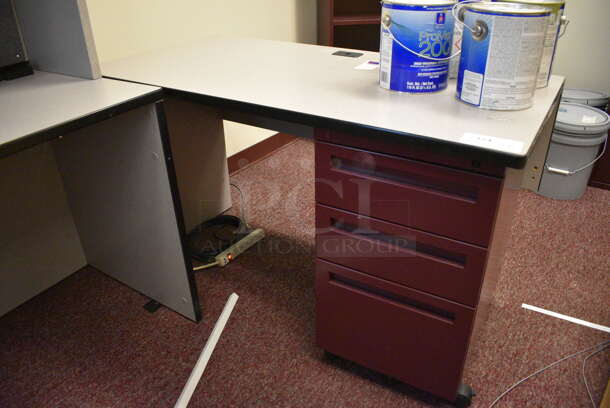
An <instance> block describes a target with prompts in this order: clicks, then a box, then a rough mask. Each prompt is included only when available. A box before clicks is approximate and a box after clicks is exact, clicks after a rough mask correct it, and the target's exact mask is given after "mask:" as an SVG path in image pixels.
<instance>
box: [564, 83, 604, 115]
mask: <svg viewBox="0 0 610 408" xmlns="http://www.w3.org/2000/svg"><path fill="white" fill-rule="evenodd" d="M608 98H609V97H608V94H607V93H605V92H601V91H591V90H589V89H575V88H566V89H564V90H563V94H562V95H561V102H569V103H580V104H582V105H589V106H593V107H594V108H597V109H601V110H606V108H607V106H608Z"/></svg>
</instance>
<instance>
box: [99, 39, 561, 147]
mask: <svg viewBox="0 0 610 408" xmlns="http://www.w3.org/2000/svg"><path fill="white" fill-rule="evenodd" d="M336 50H337V49H336V48H329V47H321V46H312V45H305V44H295V43H287V42H277V41H266V40H255V39H244V38H225V37H220V38H211V39H208V40H205V41H203V42H200V43H198V44H197V45H190V46H185V47H180V48H171V49H167V50H162V51H155V52H150V53H147V54H143V55H139V56H134V57H129V58H125V59H121V60H116V61H112V62H109V63H105V64H103V65H102V73H103V75H105V76H107V77H111V78H117V79H124V80H128V81H134V82H140V83H146V84H151V85H156V86H160V87H163V88H167V89H172V90H176V91H180V92H188V93H191V94H194V95H202V96H207V97H212V98H221V99H222V100H228V101H233V102H237V103H243V104H252V105H256V106H258V107H260V108H261V109H263V110H264V109H269V108H272V109H278V110H282V111H283V112H292V113H296V114H298V115H301V117H302V115H310V116H311V117H316V118H325V119H331V120H336V121H341V122H342V123H351V124H355V125H358V126H362V127H366V128H373V129H380V130H383V131H385V132H389V133H393V134H398V135H401V134H404V135H406V136H407V135H408V136H419V137H423V138H429V139H433V140H436V141H441V142H450V143H456V144H462V145H470V146H472V145H474V146H477V147H478V148H481V149H483V150H486V151H495V152H498V153H500V154H504V155H508V156H511V157H524V156H526V155H527V154H528V152H529V151H530V149H531V147H532V145H533V143H534V141H535V139H536V137H537V135H538V132H539V129H540V128H541V126H542V123H543V122H544V120H545V118H546V116H547V114H548V112H549V110H550V108H551V106H552V104H553V102H554V100H555V98H556V97H557V95H558V92H559V91H560V89H561V87H562V85H563V81H564V79H563V78H562V77H558V76H554V77H553V78H552V79H551V82H550V85H549V87H548V88H545V89H541V90H538V91H537V92H536V96H535V103H534V106H533V107H532V108H530V109H527V110H524V111H518V112H498V111H486V110H481V109H478V108H475V107H472V106H469V105H466V104H464V103H462V102H459V101H457V100H456V99H455V96H454V93H455V81H450V84H449V87H448V89H446V90H445V91H442V92H439V93H434V94H419V95H411V94H399V93H394V92H388V91H386V90H383V89H381V88H380V87H379V86H378V84H377V82H378V80H377V77H378V70H377V69H375V70H371V71H366V70H357V69H355V67H356V66H358V65H360V64H362V63H363V62H366V61H367V60H378V58H379V57H378V54H377V53H372V52H366V53H365V54H364V55H363V56H362V57H360V58H355V59H354V58H346V57H337V56H332V55H331V54H332V53H333V52H334V51H336Z"/></svg>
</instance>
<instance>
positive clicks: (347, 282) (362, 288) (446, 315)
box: [329, 273, 455, 325]
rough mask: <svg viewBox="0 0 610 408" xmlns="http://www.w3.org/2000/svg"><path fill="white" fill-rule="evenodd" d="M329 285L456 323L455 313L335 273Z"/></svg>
mask: <svg viewBox="0 0 610 408" xmlns="http://www.w3.org/2000/svg"><path fill="white" fill-rule="evenodd" d="M329 283H330V284H331V285H333V286H338V287H340V288H343V289H347V290H349V291H352V292H354V291H355V292H359V293H362V294H365V295H366V296H369V297H372V298H375V299H378V300H382V301H384V302H388V301H389V302H391V303H393V304H394V305H396V306H398V307H401V308H403V309H407V310H409V311H410V312H415V313H418V314H421V315H424V316H427V317H432V318H434V319H437V320H440V321H442V322H444V323H448V324H451V325H453V324H454V323H455V313H452V312H449V311H447V310H443V309H440V308H438V307H435V306H431V305H427V304H425V303H422V302H418V301H416V300H413V299H408V298H406V297H404V296H400V295H396V294H394V293H390V292H388V291H386V290H383V289H378V288H374V287H372V286H369V285H366V284H364V283H362V282H358V281H355V280H353V279H349V278H346V277H344V276H340V275H337V274H335V273H330V281H329Z"/></svg>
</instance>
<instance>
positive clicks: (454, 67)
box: [449, 0, 469, 79]
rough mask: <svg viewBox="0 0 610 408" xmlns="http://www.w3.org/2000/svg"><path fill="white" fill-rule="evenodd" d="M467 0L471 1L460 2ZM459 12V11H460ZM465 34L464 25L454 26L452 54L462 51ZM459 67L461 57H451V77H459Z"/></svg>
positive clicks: (460, 0)
mask: <svg viewBox="0 0 610 408" xmlns="http://www.w3.org/2000/svg"><path fill="white" fill-rule="evenodd" d="M465 1H469V0H458V2H460V3H463V2H465ZM458 10H459V9H458ZM458 13H459V11H458ZM463 35H464V26H463V25H462V24H459V23H456V24H455V27H454V28H453V39H452V40H451V43H452V48H451V55H456V54H457V53H458V52H461V50H462V37H463ZM459 68H460V59H459V58H451V60H450V61H449V79H456V78H457V76H458V69H459Z"/></svg>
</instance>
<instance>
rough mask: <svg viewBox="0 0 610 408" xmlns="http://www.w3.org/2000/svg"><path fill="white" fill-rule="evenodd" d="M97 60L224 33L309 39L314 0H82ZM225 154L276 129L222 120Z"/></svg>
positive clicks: (312, 40)
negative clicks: (88, 16)
mask: <svg viewBox="0 0 610 408" xmlns="http://www.w3.org/2000/svg"><path fill="white" fill-rule="evenodd" d="M87 6H88V8H89V14H90V17H91V25H92V28H93V36H94V39H95V43H96V46H97V52H98V55H99V59H100V62H101V64H102V72H103V63H104V62H105V61H110V60H113V59H117V58H123V57H127V56H130V55H136V54H140V53H143V52H146V51H150V50H155V49H159V48H166V47H171V46H175V45H180V44H184V43H189V42H193V41H196V40H197V39H200V38H205V37H206V36H210V35H218V34H227V35H239V36H247V37H256V38H264V39H270V40H282V41H296V42H304V43H311V44H314V43H315V42H316V38H317V25H316V0H229V1H227V0H174V1H172V0H87ZM225 125H226V141H227V154H228V155H229V156H231V155H233V154H235V153H237V152H239V151H241V150H243V149H245V148H247V147H249V146H251V145H253V144H256V143H258V142H260V141H261V140H264V139H266V138H267V137H269V136H271V135H273V134H275V132H272V131H268V130H263V129H257V128H253V127H250V126H245V125H240V124H236V123H231V122H226V123H225Z"/></svg>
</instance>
